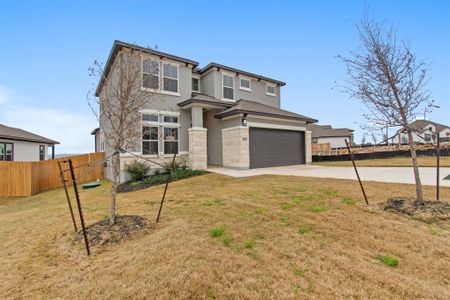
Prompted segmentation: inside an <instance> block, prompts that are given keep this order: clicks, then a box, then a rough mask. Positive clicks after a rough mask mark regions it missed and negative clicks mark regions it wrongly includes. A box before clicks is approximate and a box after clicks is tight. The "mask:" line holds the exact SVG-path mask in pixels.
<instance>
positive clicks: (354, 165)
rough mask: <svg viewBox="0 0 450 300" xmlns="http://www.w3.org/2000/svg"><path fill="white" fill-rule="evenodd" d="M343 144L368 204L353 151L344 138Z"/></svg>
mask: <svg viewBox="0 0 450 300" xmlns="http://www.w3.org/2000/svg"><path fill="white" fill-rule="evenodd" d="M345 144H346V145H347V150H348V153H349V154H350V158H351V159H352V164H353V168H354V169H355V172H356V177H358V181H359V185H360V186H361V190H362V193H363V195H364V200H366V204H367V205H369V201H368V200H367V195H366V191H365V190H364V186H363V184H362V182H361V178H360V177H359V173H358V169H357V168H356V164H355V157H354V156H353V152H352V150H351V149H350V145H349V144H348V142H347V139H345Z"/></svg>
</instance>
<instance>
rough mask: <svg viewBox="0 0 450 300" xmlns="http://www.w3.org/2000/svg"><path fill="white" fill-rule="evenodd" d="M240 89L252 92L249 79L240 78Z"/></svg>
mask: <svg viewBox="0 0 450 300" xmlns="http://www.w3.org/2000/svg"><path fill="white" fill-rule="evenodd" d="M239 88H240V89H241V90H244V91H251V90H252V87H251V81H250V80H249V79H245V78H240V79H239Z"/></svg>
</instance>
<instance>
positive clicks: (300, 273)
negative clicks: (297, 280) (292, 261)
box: [292, 267, 305, 277]
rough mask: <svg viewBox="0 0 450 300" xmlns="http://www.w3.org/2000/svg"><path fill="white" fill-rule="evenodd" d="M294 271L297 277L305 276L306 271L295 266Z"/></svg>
mask: <svg viewBox="0 0 450 300" xmlns="http://www.w3.org/2000/svg"><path fill="white" fill-rule="evenodd" d="M292 272H293V273H294V275H295V276H296V277H305V272H304V271H303V270H301V269H299V268H296V267H294V268H293V270H292Z"/></svg>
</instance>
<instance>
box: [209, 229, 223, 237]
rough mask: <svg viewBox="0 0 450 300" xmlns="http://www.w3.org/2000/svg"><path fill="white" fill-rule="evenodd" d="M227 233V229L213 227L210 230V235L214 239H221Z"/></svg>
mask: <svg viewBox="0 0 450 300" xmlns="http://www.w3.org/2000/svg"><path fill="white" fill-rule="evenodd" d="M224 233H225V227H213V228H211V229H210V230H209V234H210V235H211V236H212V237H213V238H216V237H220V236H222V235H223V234H224Z"/></svg>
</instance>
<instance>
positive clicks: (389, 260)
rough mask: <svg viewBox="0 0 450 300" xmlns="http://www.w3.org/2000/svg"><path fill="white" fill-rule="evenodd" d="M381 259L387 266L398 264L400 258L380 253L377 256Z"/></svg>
mask: <svg viewBox="0 0 450 300" xmlns="http://www.w3.org/2000/svg"><path fill="white" fill-rule="evenodd" d="M376 258H377V259H378V260H379V261H381V262H383V263H384V264H385V265H386V266H389V267H395V266H398V260H397V259H396V258H395V257H392V256H387V255H378V256H377V257H376Z"/></svg>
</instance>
